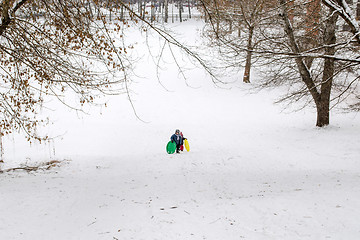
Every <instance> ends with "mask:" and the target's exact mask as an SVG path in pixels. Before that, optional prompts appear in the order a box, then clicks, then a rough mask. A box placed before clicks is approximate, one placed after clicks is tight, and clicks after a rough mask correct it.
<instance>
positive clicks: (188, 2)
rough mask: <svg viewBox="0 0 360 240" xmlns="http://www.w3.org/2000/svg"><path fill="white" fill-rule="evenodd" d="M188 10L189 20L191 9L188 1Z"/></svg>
mask: <svg viewBox="0 0 360 240" xmlns="http://www.w3.org/2000/svg"><path fill="white" fill-rule="evenodd" d="M188 8H189V18H191V7H190V0H188Z"/></svg>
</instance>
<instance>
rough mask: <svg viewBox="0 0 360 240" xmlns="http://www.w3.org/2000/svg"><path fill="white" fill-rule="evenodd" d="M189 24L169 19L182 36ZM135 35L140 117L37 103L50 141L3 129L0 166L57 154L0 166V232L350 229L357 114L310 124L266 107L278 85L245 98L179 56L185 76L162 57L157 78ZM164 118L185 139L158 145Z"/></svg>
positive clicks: (192, 26)
mask: <svg viewBox="0 0 360 240" xmlns="http://www.w3.org/2000/svg"><path fill="white" fill-rule="evenodd" d="M201 28H202V23H201V22H198V21H187V22H185V23H183V24H181V25H178V24H174V29H176V30H177V31H179V32H180V33H184V32H187V33H190V34H189V35H187V36H192V37H194V39H192V40H191V41H193V43H195V44H196V43H201V41H200V40H199V41H198V40H196V39H197V37H196V36H198V34H199V33H200V30H201ZM136 38H137V41H138V45H137V47H138V49H139V53H138V54H139V55H138V57H139V58H140V59H141V60H139V62H138V63H137V73H138V76H137V78H136V81H134V82H133V83H132V84H131V89H132V92H131V100H132V102H133V104H134V107H135V110H136V112H137V114H138V116H139V117H140V119H141V120H139V119H138V118H137V117H136V116H135V115H134V113H133V109H132V107H131V105H130V103H129V101H128V99H127V96H126V95H122V96H117V97H111V98H109V100H108V104H107V105H108V107H107V108H102V109H99V108H93V109H91V110H90V112H89V113H91V115H85V114H80V113H79V114H76V113H74V112H73V111H70V110H68V109H66V108H65V107H63V106H60V105H58V103H53V102H50V103H49V104H50V105H51V104H53V106H56V107H53V108H52V109H53V110H48V114H49V115H50V116H51V119H52V120H53V122H54V123H53V124H51V125H50V126H49V127H47V129H46V130H47V131H49V133H50V134H52V135H53V136H59V137H58V138H55V139H54V140H53V141H51V142H49V143H46V144H42V145H40V144H37V143H34V144H32V145H31V146H29V144H28V143H27V142H26V141H25V140H24V139H23V137H22V136H18V135H13V136H8V137H6V138H4V143H3V144H4V148H5V156H4V157H5V160H6V163H5V165H4V168H10V167H15V166H19V165H21V164H27V165H31V164H34V163H39V162H46V161H50V160H61V161H62V160H64V161H63V162H62V164H61V165H60V166H58V167H55V168H52V169H51V170H46V171H45V170H44V171H41V170H40V171H36V172H30V173H27V172H24V171H14V172H8V173H3V174H0V213H1V214H0V239H6V240H11V239H14V240H33V239H37V240H40V239H52V240H64V239H66V240H75V239H79V240H83V239H86V240H109V239H110V240H111V239H119V240H127V239H135V240H140V239H147V240H155V239H158V240H176V239H179V240H180V239H181V240H183V239H189V240H200V239H201V240H202V239H209V240H219V239H224V240H238V239H250V240H263V239H274V240H275V239H276V240H277V239H282V240H283V239H288V240H294V239H301V240H303V239H313V240H319V239H338V240H343V239H346V240H355V239H360V227H359V219H360V217H359V216H360V201H359V199H360V161H359V159H360V123H359V120H360V117H359V116H358V115H357V114H343V113H340V112H337V111H333V112H332V114H331V125H330V126H328V127H326V128H323V129H319V128H316V127H315V118H316V114H315V111H314V109H305V110H303V111H300V112H287V111H285V112H283V111H282V110H283V109H282V108H281V107H280V106H277V105H274V104H273V102H274V100H275V99H276V97H277V96H279V94H281V92H280V91H281V90H274V91H271V92H269V91H263V92H260V93H257V94H249V93H248V91H246V90H245V89H247V88H248V86H247V85H244V84H243V83H241V78H240V77H239V76H241V75H239V76H234V78H238V77H239V80H238V81H237V82H234V83H231V84H229V85H225V86H221V87H217V86H215V85H214V84H213V83H212V82H211V80H210V78H209V77H208V76H207V75H206V74H205V73H204V70H202V69H200V68H195V67H191V64H189V65H185V68H186V69H187V68H189V70H188V71H187V72H186V74H187V80H186V81H184V80H183V79H181V76H180V75H181V74H179V72H178V70H177V68H176V66H175V65H176V64H175V63H174V61H173V60H172V59H171V57H170V56H167V55H166V56H164V59H163V60H162V61H161V62H160V63H161V71H160V79H159V80H158V79H157V77H156V69H155V68H154V66H153V64H152V59H151V58H150V57H149V56H148V55H149V54H148V50H147V48H146V43H145V41H146V39H145V38H139V36H137V37H136ZM148 40H149V39H148ZM158 40H159V39H158V37H156V36H152V37H151V38H150V42H148V44H149V43H150V44H155V45H156V43H157V42H158ZM157 47H158V45H156V47H154V48H152V49H155V50H153V53H156V52H157V51H156V49H157ZM167 54H169V53H167ZM180 59H182V61H183V63H184V64H186V61H187V59H186V58H184V57H183V56H180ZM254 76H255V74H254ZM233 80H236V79H233ZM159 81H160V82H159ZM252 81H254V82H255V81H256V77H255V78H254V79H252ZM177 128H179V129H180V130H182V132H183V133H184V135H185V137H187V138H188V140H189V143H190V148H191V149H190V152H182V153H181V154H173V155H169V154H167V153H166V151H165V146H166V144H167V142H168V141H169V138H170V136H171V135H172V134H173V133H174V131H175V129H177Z"/></svg>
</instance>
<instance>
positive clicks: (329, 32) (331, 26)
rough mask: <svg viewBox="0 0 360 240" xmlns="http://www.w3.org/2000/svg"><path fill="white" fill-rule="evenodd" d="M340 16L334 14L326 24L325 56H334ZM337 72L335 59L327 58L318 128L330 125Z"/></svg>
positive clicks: (319, 102)
mask: <svg viewBox="0 0 360 240" xmlns="http://www.w3.org/2000/svg"><path fill="white" fill-rule="evenodd" d="M337 18H338V15H337V14H334V15H332V16H331V17H329V18H328V19H327V20H326V22H325V32H324V45H325V46H327V47H326V48H325V55H328V56H334V55H335V47H334V44H335V43H336V35H335V31H336V29H335V28H336V21H337ZM334 71H335V60H334V59H333V58H326V59H325V62H324V70H323V78H322V82H321V93H320V98H319V99H318V102H317V103H316V107H317V122H316V126H318V127H323V126H327V125H329V123H330V95H331V88H332V83H333V76H334Z"/></svg>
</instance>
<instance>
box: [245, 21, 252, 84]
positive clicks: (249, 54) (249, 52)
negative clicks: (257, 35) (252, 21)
mask: <svg viewBox="0 0 360 240" xmlns="http://www.w3.org/2000/svg"><path fill="white" fill-rule="evenodd" d="M253 35H254V27H253V26H251V27H250V28H249V36H248V44H247V54H246V64H245V72H244V78H243V82H244V83H250V70H251V57H252V50H253V46H252V38H253Z"/></svg>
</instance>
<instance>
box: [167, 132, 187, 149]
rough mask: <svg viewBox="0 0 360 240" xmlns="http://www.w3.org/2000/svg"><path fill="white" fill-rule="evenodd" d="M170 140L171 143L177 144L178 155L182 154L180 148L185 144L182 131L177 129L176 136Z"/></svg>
mask: <svg viewBox="0 0 360 240" xmlns="http://www.w3.org/2000/svg"><path fill="white" fill-rule="evenodd" d="M170 139H171V142H174V143H176V153H180V147H181V145H183V143H184V138H183V136H182V135H181V134H180V130H179V129H176V131H175V134H173V135H172V136H171V138H170Z"/></svg>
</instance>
